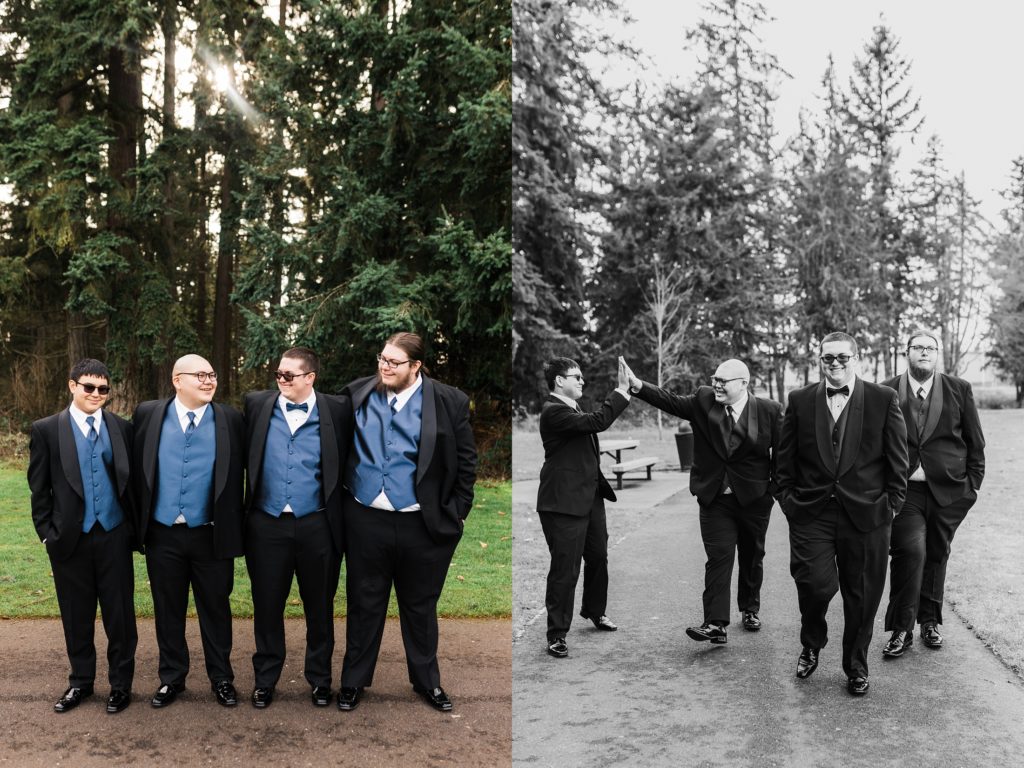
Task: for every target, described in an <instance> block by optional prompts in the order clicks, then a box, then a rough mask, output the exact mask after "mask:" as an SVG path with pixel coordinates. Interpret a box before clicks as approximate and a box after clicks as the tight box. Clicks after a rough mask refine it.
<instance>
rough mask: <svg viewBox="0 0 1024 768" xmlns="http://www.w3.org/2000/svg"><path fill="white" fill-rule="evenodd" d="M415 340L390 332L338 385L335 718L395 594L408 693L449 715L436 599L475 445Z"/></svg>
mask: <svg viewBox="0 0 1024 768" xmlns="http://www.w3.org/2000/svg"><path fill="white" fill-rule="evenodd" d="M423 358H424V348H423V340H422V339H421V338H420V337H419V336H418V335H417V334H415V333H407V332H402V333H396V334H394V335H392V336H391V337H390V338H389V339H388V340H387V341H386V342H385V344H384V348H383V349H382V350H381V352H380V354H378V355H377V373H376V375H373V376H368V377H365V378H361V379H356V380H355V381H353V382H351V383H349V384H348V385H347V386H346V387H345V388H344V390H343V392H342V395H341V397H342V400H343V401H345V402H350V403H351V410H350V412H349V419H348V421H346V422H345V424H344V427H343V430H344V442H346V444H347V449H348V461H347V462H346V467H345V485H346V487H347V489H348V492H349V493H348V494H346V497H345V502H344V522H345V542H346V548H347V552H346V554H347V559H348V565H347V566H346V595H347V602H348V619H347V623H346V627H345V629H346V633H345V640H346V645H345V661H344V663H343V666H342V670H341V690H340V691H339V693H338V709H340V710H342V711H350V710H352V709H355V708H356V706H357V705H358V704H359V700H360V698H361V697H362V693H363V689H364V688H366V687H367V686H369V685H371V684H372V682H373V672H374V669H375V667H376V665H377V654H378V653H379V652H380V642H381V638H382V637H383V634H384V622H385V619H386V618H387V610H388V599H389V598H390V596H391V587H392V585H394V589H395V598H396V599H397V601H398V617H399V621H400V622H401V626H402V642H403V644H404V646H405V662H406V667H407V669H408V673H409V682H410V683H412V687H413V690H414V691H415V692H416V693H418V694H419V695H420V696H422V697H423V698H424V699H425V700H426V701H427V703H429V704H430V705H431V706H433V707H434V708H435V709H438V710H440V711H442V712H448V711H450V710H451V709H452V702H451V699H450V698H449V696H448V694H447V693H445V691H444V689H443V688H442V687H441V672H440V669H439V668H438V664H437V643H438V625H437V601H438V598H439V597H440V596H441V590H442V589H443V588H444V582H445V577H446V576H447V574H448V566H449V565H450V564H451V561H452V556H453V555H454V554H455V547H456V546H457V545H458V543H459V539H460V538H461V537H462V529H463V525H464V524H465V520H466V517H467V515H469V511H470V509H471V508H472V507H473V484H474V483H475V482H476V443H475V441H474V439H473V430H472V428H471V426H470V423H469V398H468V397H467V396H466V395H465V394H464V393H463V392H461V391H459V390H458V389H456V388H455V387H451V386H448V385H447V384H442V383H441V382H439V381H435V380H434V379H432V378H430V377H429V376H427V375H426V374H427V373H428V371H427V368H426V366H425V365H424V363H423Z"/></svg>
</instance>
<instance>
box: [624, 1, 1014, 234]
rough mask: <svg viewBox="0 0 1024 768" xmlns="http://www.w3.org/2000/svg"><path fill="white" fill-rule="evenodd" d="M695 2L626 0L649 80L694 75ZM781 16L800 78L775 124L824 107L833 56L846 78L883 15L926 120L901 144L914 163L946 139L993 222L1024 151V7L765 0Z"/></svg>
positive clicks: (770, 45)
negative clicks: (934, 139) (820, 97)
mask: <svg viewBox="0 0 1024 768" xmlns="http://www.w3.org/2000/svg"><path fill="white" fill-rule="evenodd" d="M700 5H701V3H698V2H695V1H693V0H682V2H674V3H672V2H665V0H628V1H627V2H624V3H623V7H625V8H628V10H629V13H630V15H631V16H633V17H634V18H635V19H636V22H635V23H634V24H632V25H630V26H627V27H624V28H622V36H623V39H631V40H632V42H633V43H634V44H635V45H636V46H637V47H638V48H639V49H640V50H641V51H642V52H644V53H645V54H646V55H648V56H650V58H651V59H652V60H653V64H654V66H653V67H650V68H648V69H646V71H645V73H644V74H643V75H642V76H643V77H645V78H646V79H648V80H652V81H656V80H658V79H668V78H671V79H679V80H681V81H686V80H688V79H689V77H690V75H691V68H692V58H691V57H690V56H689V55H687V54H686V53H684V52H683V51H682V45H683V43H684V34H685V31H686V30H687V29H691V28H693V27H694V26H695V23H696V21H697V19H698V18H699V17H700ZM765 6H766V7H767V9H768V12H769V13H770V14H771V15H772V16H774V17H775V19H776V20H775V21H774V22H772V23H771V24H768V25H766V26H765V27H764V28H763V29H762V31H761V33H762V38H763V41H764V48H765V49H766V50H768V51H769V52H771V53H774V54H775V55H776V56H777V57H778V59H779V63H780V64H781V65H782V67H783V68H784V69H785V70H787V71H788V72H789V73H790V74H791V75H792V76H793V78H792V79H791V80H788V81H786V82H784V83H782V84H781V85H780V87H779V89H778V91H779V95H780V98H779V101H778V102H777V108H776V125H777V128H778V130H779V132H780V134H781V135H782V136H784V137H786V136H790V135H792V134H794V133H795V132H796V130H797V116H798V114H799V110H800V107H801V106H805V107H807V108H809V109H812V110H816V109H817V104H816V103H815V94H820V92H821V88H820V81H821V76H822V74H823V73H824V71H825V67H826V65H827V58H828V55H829V53H831V54H832V56H833V58H834V59H835V64H836V70H837V74H838V76H839V81H840V82H841V83H842V84H844V86H845V84H846V82H847V79H848V77H849V75H850V73H851V71H852V62H853V60H854V58H855V57H857V56H859V55H861V53H862V51H863V47H864V45H865V44H866V43H867V42H868V41H869V40H870V39H871V36H872V29H873V27H874V26H875V25H876V24H878V23H879V20H880V18H881V17H880V14H882V13H883V11H884V21H885V24H886V25H887V26H888V27H889V29H890V30H891V31H892V32H893V33H894V34H895V35H896V37H897V38H899V40H900V47H899V50H900V52H901V53H902V55H903V58H905V59H907V60H908V61H909V62H910V65H911V70H910V80H909V83H910V86H911V88H912V90H913V93H914V94H915V95H916V96H918V97H919V98H920V100H921V113H922V114H923V116H924V118H925V122H924V125H923V126H922V128H921V139H920V141H919V142H918V144H917V146H915V147H910V146H908V147H906V148H905V149H904V151H903V158H902V159H903V165H904V166H905V167H908V166H909V165H910V164H912V163H913V162H914V161H916V160H917V158H918V157H919V155H920V152H922V151H923V149H924V146H925V144H926V142H927V139H928V137H929V136H930V135H932V134H933V133H934V134H938V136H939V137H940V139H941V140H942V146H943V158H944V160H945V164H946V166H947V168H948V169H949V170H950V171H951V172H954V173H958V172H960V171H964V172H965V173H966V179H967V186H968V189H969V190H970V192H971V194H972V195H974V196H975V197H976V198H978V199H979V200H981V201H982V206H983V213H984V214H985V215H986V216H988V217H989V218H990V219H993V220H995V219H996V217H997V216H998V211H999V209H1000V208H1001V207H1002V201H1001V198H1000V197H999V196H998V194H997V191H996V190H999V189H1003V188H1004V187H1006V186H1007V181H1008V176H1009V172H1010V163H1011V161H1012V160H1013V159H1014V158H1016V157H1019V156H1021V155H1024V105H1022V103H1021V96H1020V93H1021V91H1022V86H1021V80H1022V78H1024V45H1022V44H1021V41H1020V37H1021V34H1022V31H1024V4H1020V3H1016V2H1005V1H998V2H997V0H972V1H971V2H964V1H963V0H960V1H959V2H952V0H930V1H929V2H925V1H924V0H899V2H895V3H894V2H880V0H859V1H858V2H851V1H850V0H844V1H843V2H836V1H835V0H767V2H765Z"/></svg>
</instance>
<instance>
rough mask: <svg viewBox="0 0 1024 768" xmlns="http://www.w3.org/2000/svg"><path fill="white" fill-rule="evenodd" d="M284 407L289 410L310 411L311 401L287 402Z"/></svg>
mask: <svg viewBox="0 0 1024 768" xmlns="http://www.w3.org/2000/svg"><path fill="white" fill-rule="evenodd" d="M284 407H285V408H287V409H288V410H289V411H306V412H308V411H309V403H285V406H284Z"/></svg>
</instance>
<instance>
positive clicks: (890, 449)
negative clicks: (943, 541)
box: [882, 390, 910, 514]
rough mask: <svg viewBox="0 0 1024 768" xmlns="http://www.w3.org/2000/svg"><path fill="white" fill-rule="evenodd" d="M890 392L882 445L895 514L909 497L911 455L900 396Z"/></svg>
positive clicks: (886, 481) (889, 496) (891, 508)
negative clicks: (908, 476) (908, 483)
mask: <svg viewBox="0 0 1024 768" xmlns="http://www.w3.org/2000/svg"><path fill="white" fill-rule="evenodd" d="M890 394H891V397H890V398H889V406H888V410H887V411H886V414H885V432H884V438H883V441H882V446H883V450H884V451H885V493H886V495H887V496H888V498H889V509H890V510H891V511H892V512H893V513H894V514H895V513H897V512H899V511H900V509H902V508H903V501H904V499H906V498H907V474H908V472H909V470H910V456H909V454H908V452H907V424H906V422H905V421H904V420H903V411H902V410H900V398H899V395H897V394H896V392H894V391H892V390H890Z"/></svg>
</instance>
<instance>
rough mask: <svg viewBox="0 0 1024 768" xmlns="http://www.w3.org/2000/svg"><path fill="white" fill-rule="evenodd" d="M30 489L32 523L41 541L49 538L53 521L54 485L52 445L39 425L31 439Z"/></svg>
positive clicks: (36, 424) (36, 425)
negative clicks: (51, 473) (51, 457)
mask: <svg viewBox="0 0 1024 768" xmlns="http://www.w3.org/2000/svg"><path fill="white" fill-rule="evenodd" d="M28 450H29V458H28V487H29V490H30V491H31V494H32V495H31V499H32V523H33V524H34V525H35V527H36V534H37V535H38V536H39V540H40V541H43V540H44V539H46V538H47V536H49V532H50V526H51V524H52V521H53V483H52V482H51V479H50V444H49V442H48V441H47V440H46V438H45V437H44V435H43V431H42V429H41V428H40V426H39V423H38V422H37V423H35V424H33V425H32V432H31V437H30V438H29V449H28Z"/></svg>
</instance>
